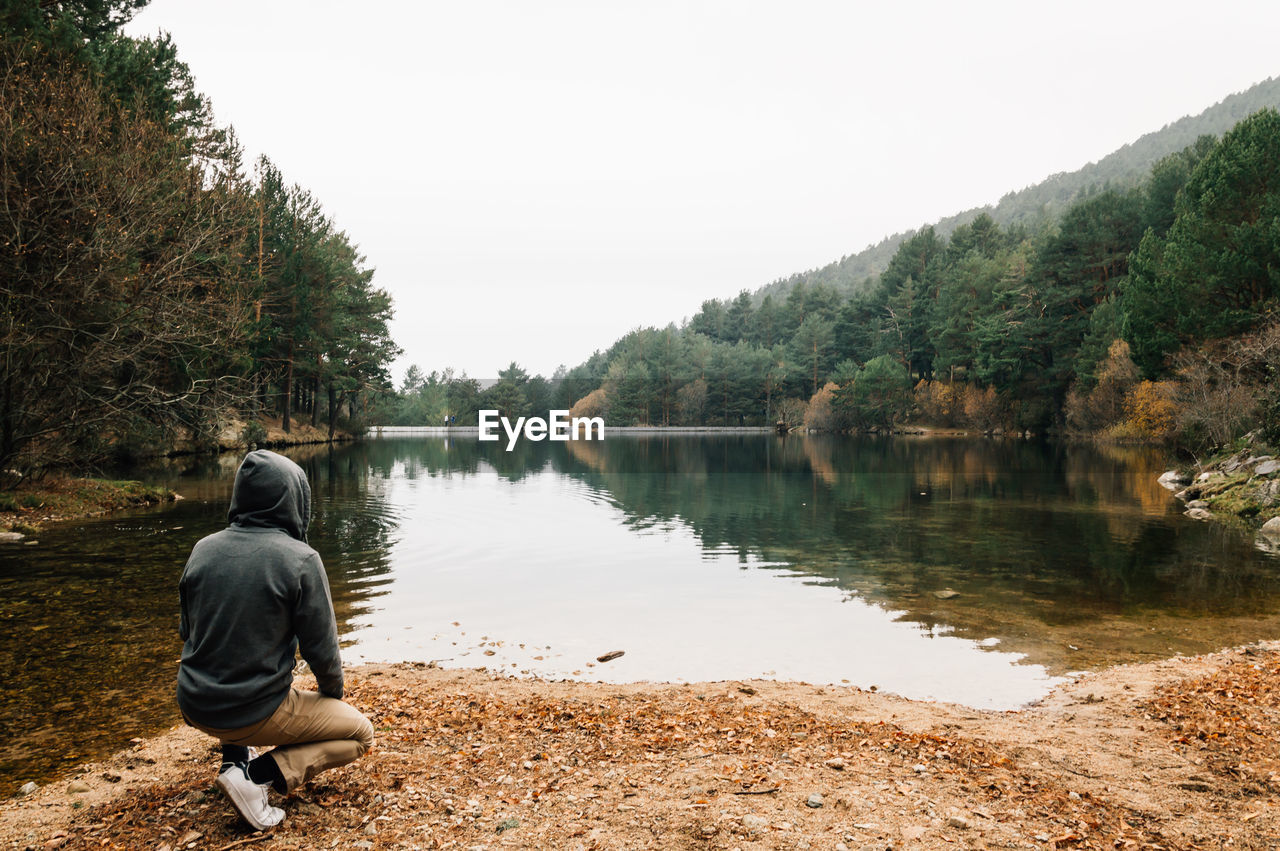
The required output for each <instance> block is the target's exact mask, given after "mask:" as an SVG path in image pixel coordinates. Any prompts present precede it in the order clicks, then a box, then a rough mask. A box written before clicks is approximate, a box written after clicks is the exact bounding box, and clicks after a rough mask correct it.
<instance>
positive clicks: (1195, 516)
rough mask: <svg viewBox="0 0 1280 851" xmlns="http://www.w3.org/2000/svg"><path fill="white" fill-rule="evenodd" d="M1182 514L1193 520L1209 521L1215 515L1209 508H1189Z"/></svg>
mask: <svg viewBox="0 0 1280 851" xmlns="http://www.w3.org/2000/svg"><path fill="white" fill-rule="evenodd" d="M1182 513H1183V514H1185V515H1186V516H1187V517H1190V518H1191V519H1192V520H1208V519H1209V518H1211V517H1213V514H1212V513H1211V512H1210V511H1209V510H1208V509H1207V508H1188V509H1187V510H1186V511H1184V512H1182Z"/></svg>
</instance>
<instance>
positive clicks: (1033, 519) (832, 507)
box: [553, 436, 1277, 620]
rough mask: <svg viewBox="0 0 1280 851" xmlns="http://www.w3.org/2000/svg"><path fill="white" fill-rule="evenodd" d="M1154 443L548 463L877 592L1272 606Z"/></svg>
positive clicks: (623, 446) (635, 502) (683, 451)
mask: <svg viewBox="0 0 1280 851" xmlns="http://www.w3.org/2000/svg"><path fill="white" fill-rule="evenodd" d="M1162 462H1163V458H1162V457H1161V456H1160V454H1159V453H1158V452H1155V451H1152V450H1114V449H1113V450H1107V451H1099V450H1098V449H1095V448H1093V447H1087V446H1076V447H1068V446H1053V445H1044V444H1038V443H1031V442H1023V441H989V440H966V441H957V440H876V439H857V440H853V439H839V438H822V437H817V438H815V437H809V438H803V439H795V438H790V439H779V438H762V437H756V436H741V437H723V438H721V437H716V438H706V437H697V438H689V437H674V436H673V437H660V438H659V437H655V438H650V439H634V440H633V439H615V440H610V441H608V442H606V443H605V444H596V445H594V446H593V447H592V448H591V449H590V451H589V453H588V452H587V450H585V449H583V448H571V449H570V450H569V451H568V452H565V453H563V454H559V455H555V456H554V461H553V463H554V464H555V465H556V467H557V469H560V470H562V471H563V472H565V473H566V474H568V475H571V476H574V477H575V478H579V479H581V480H583V481H585V482H588V483H589V484H591V485H592V486H593V487H595V488H597V489H600V490H604V491H607V492H608V493H610V494H611V495H612V497H613V498H614V500H615V501H616V503H617V504H618V505H619V506H620V507H621V508H622V509H623V510H624V511H625V512H626V513H627V515H628V517H629V518H630V519H631V521H632V522H659V521H673V520H678V521H680V522H682V523H685V524H687V525H688V526H689V527H690V528H692V529H693V531H694V532H695V533H696V534H697V535H698V537H699V538H700V539H701V541H702V542H703V545H704V546H705V547H707V548H708V549H715V550H717V551H722V550H724V549H725V548H730V547H731V548H734V549H736V550H738V551H739V552H740V553H742V554H743V556H744V557H745V556H746V555H748V554H754V555H756V556H759V557H760V558H763V559H764V560H766V561H783V562H787V563H790V564H792V565H794V566H795V568H796V569H797V570H800V571H803V572H806V573H810V574H812V575H814V576H816V577H819V578H822V579H825V580H828V581H830V582H834V583H836V584H839V585H841V586H844V587H847V588H851V589H857V590H859V591H860V592H863V593H866V592H869V591H870V592H873V593H875V594H880V595H883V596H884V597H886V598H887V599H888V600H889V601H890V602H901V600H900V599H899V598H902V599H907V600H909V599H911V598H910V597H909V596H905V597H904V595H911V594H918V595H923V594H927V593H929V592H931V591H934V590H937V589H939V588H942V587H954V588H957V589H959V588H962V587H963V588H966V589H969V590H970V591H972V592H973V593H976V594H982V595H984V596H985V597H986V598H988V599H990V598H992V597H993V596H1006V597H1008V598H1010V600H1014V599H1022V600H1032V601H1036V600H1040V601H1043V600H1046V599H1049V600H1056V601H1059V602H1063V603H1071V604H1070V605H1057V606H1052V607H1046V606H1043V605H1041V604H1040V603H1034V604H1033V605H1032V608H1033V609H1034V610H1035V612H1036V616H1037V617H1038V618H1041V619H1050V620H1070V619H1075V618H1080V619H1084V618H1088V617H1091V616H1092V615H1093V614H1096V613H1097V612H1098V611H1099V610H1105V611H1112V612H1122V611H1124V610H1125V609H1127V608H1130V607H1134V606H1146V607H1157V608H1167V609H1176V610H1178V611H1181V612H1189V611H1190V612H1194V611H1199V612H1232V613H1237V614H1240V613H1248V612H1262V611H1270V610H1271V609H1272V608H1274V604H1275V601H1276V592H1277V585H1276V582H1275V566H1276V565H1275V563H1274V560H1268V559H1267V558H1266V557H1265V556H1262V555H1260V554H1258V553H1257V552H1256V551H1254V550H1253V548H1252V546H1251V544H1250V542H1249V541H1248V540H1246V538H1245V537H1244V536H1242V535H1240V534H1239V533H1238V532H1236V531H1235V530H1232V529H1229V528H1223V527H1219V526H1216V525H1205V524H1198V525H1197V524H1191V523H1189V522H1187V521H1186V520H1184V519H1183V518H1182V517H1180V516H1179V515H1178V514H1177V512H1176V509H1175V508H1174V505H1173V503H1172V502H1171V500H1170V499H1169V497H1168V495H1167V492H1164V491H1163V490H1162V489H1160V488H1159V485H1158V484H1156V483H1155V478H1156V476H1157V475H1158V473H1159V471H1160V469H1161V467H1162Z"/></svg>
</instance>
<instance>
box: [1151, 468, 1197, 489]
mask: <svg viewBox="0 0 1280 851" xmlns="http://www.w3.org/2000/svg"><path fill="white" fill-rule="evenodd" d="M1157 481H1159V482H1160V484H1162V485H1164V486H1165V487H1166V488H1168V489H1169V490H1176V489H1177V488H1178V486H1179V485H1187V484H1190V483H1191V478H1190V477H1189V476H1184V475H1183V474H1182V473H1179V472H1178V471H1177V470H1170V471H1169V472H1167V473H1165V474H1164V475H1162V476H1161V477H1160V478H1159V479H1158V480H1157Z"/></svg>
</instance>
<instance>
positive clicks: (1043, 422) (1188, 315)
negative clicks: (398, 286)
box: [383, 81, 1280, 450]
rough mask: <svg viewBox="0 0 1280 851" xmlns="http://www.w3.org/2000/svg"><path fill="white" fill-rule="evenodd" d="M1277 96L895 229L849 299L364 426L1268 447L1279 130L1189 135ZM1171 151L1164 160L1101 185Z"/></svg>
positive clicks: (442, 385)
mask: <svg viewBox="0 0 1280 851" xmlns="http://www.w3.org/2000/svg"><path fill="white" fill-rule="evenodd" d="M1277 94H1280V86H1277V84H1276V83H1275V82H1273V81H1267V82H1266V83H1262V84H1259V86H1257V87H1255V88H1254V89H1252V90H1250V92H1247V93H1244V94H1242V95H1237V96H1233V98H1229V99H1227V100H1226V101H1224V102H1223V104H1219V105H1218V106H1217V107H1214V108H1213V109H1211V110H1209V111H1207V112H1206V113H1205V115H1206V116H1209V118H1205V117H1204V116H1201V117H1200V118H1199V119H1184V120H1183V121H1181V122H1177V123H1175V124H1173V125H1170V126H1169V127H1166V128H1165V130H1164V131H1161V133H1160V134H1153V136H1151V137H1144V138H1143V140H1140V141H1139V142H1138V143H1135V145H1133V146H1128V147H1127V148H1126V149H1125V150H1122V151H1120V152H1117V154H1115V155H1113V156H1112V157H1108V158H1107V159H1106V160H1104V161H1103V162H1102V163H1100V164H1099V166H1102V165H1105V166H1106V168H1105V169H1103V170H1102V171H1101V172H1099V169H1098V167H1091V168H1089V169H1085V170H1082V172H1080V173H1077V175H1081V174H1082V175H1084V177H1080V178H1078V180H1083V179H1085V178H1086V177H1088V176H1090V175H1094V176H1106V175H1108V174H1110V175H1115V176H1116V177H1115V179H1107V180H1104V181H1102V182H1100V183H1096V184H1093V185H1088V186H1083V187H1082V188H1081V187H1077V188H1075V189H1072V190H1071V193H1070V196H1071V200H1070V203H1069V204H1066V205H1065V208H1064V209H1062V210H1061V211H1060V213H1058V214H1054V213H1053V211H1052V210H1051V208H1052V206H1053V205H1052V204H1050V203H1048V202H1035V203H1034V204H1033V205H1032V206H1034V207H1035V208H1036V209H1038V210H1039V212H1038V213H1037V214H1036V215H1014V213H1013V212H1011V211H1013V210H1014V207H1015V206H1016V205H1015V204H1013V201H1016V200H1017V197H1021V198H1024V199H1027V198H1029V199H1032V201H1035V199H1040V198H1045V197H1048V196H1050V195H1052V194H1053V193H1054V192H1059V193H1060V192H1061V191H1065V190H1062V187H1063V185H1064V182H1065V181H1064V178H1063V176H1055V177H1054V178H1051V179H1050V180H1049V181H1046V184H1044V185H1041V186H1039V187H1032V188H1030V189H1028V190H1024V191H1023V192H1022V193H1018V195H1017V197H1014V196H1007V197H1006V199H1005V201H1004V202H1002V203H1001V205H1000V206H999V207H997V208H994V209H990V210H983V211H980V212H977V213H976V214H962V215H961V216H959V217H953V218H952V219H950V220H947V221H946V222H945V223H940V224H939V226H937V227H925V228H922V229H921V230H919V231H917V232H914V233H912V234H909V235H906V236H904V237H903V238H901V239H900V240H898V241H897V243H896V248H894V250H893V251H892V254H891V255H890V256H889V257H888V259H887V261H886V262H885V263H884V266H883V268H881V269H879V270H878V271H876V272H875V273H874V274H870V275H868V276H866V277H865V278H864V279H863V280H862V281H860V282H858V284H857V285H856V286H848V285H844V284H841V283H840V282H839V281H829V280H827V278H829V277H831V276H829V275H822V274H812V273H807V274H804V275H798V276H793V278H792V279H788V280H787V281H785V282H775V283H774V284H771V285H768V286H766V287H763V288H761V289H760V290H757V291H756V292H754V293H753V292H749V291H746V290H744V291H743V292H741V293H740V294H739V295H738V296H737V297H736V298H732V299H727V300H722V299H709V300H707V301H705V302H703V304H702V306H701V309H700V310H698V311H697V313H695V314H694V315H693V316H692V317H690V318H688V319H687V320H686V321H684V322H682V323H680V324H679V325H677V324H675V323H672V324H669V325H667V326H666V327H662V328H638V329H636V330H634V331H632V332H631V333H629V334H627V335H625V336H624V337H622V338H621V339H619V340H617V341H616V342H614V343H613V344H612V345H611V346H610V347H609V348H607V349H605V350H603V351H597V352H595V353H594V354H593V355H592V356H591V357H589V358H588V359H587V360H586V361H584V362H583V363H581V364H578V365H577V366H575V367H573V368H563V367H562V368H561V369H560V370H558V371H557V372H556V374H555V375H553V376H552V377H551V379H550V380H549V381H548V380H544V379H543V378H542V377H540V376H534V377H530V376H528V375H527V374H526V373H525V372H524V370H522V369H521V368H520V367H519V365H518V364H516V363H512V364H510V366H508V367H507V369H505V370H503V372H502V373H501V374H500V380H499V381H498V382H497V383H496V384H493V385H491V386H489V387H487V388H481V387H480V386H479V384H478V383H477V382H475V381H474V380H469V379H466V378H465V377H458V376H454V375H453V374H452V373H448V372H446V373H443V374H442V373H437V372H433V373H430V374H429V375H424V374H423V373H422V372H421V371H420V370H418V369H416V368H415V369H413V370H411V371H410V373H409V375H408V377H407V379H406V381H405V383H404V385H403V386H402V387H401V388H400V392H399V394H398V395H397V397H395V398H394V399H392V400H389V401H388V403H387V404H388V407H387V408H384V411H383V421H385V422H390V423H398V424H406V425H409V424H414V425H434V424H439V423H440V422H442V419H441V418H442V417H452V418H454V421H456V422H458V423H464V422H467V423H474V421H475V415H474V411H475V409H476V408H477V407H487V408H497V409H499V410H501V411H502V412H503V413H504V414H506V415H522V414H534V413H541V412H544V411H545V410H546V409H547V408H548V407H559V408H572V409H573V410H574V412H575V414H581V415H591V416H595V415H603V416H605V417H606V419H607V422H608V423H609V424H610V425H612V426H626V425H657V426H677V425H678V426H742V425H767V426H774V425H775V424H776V425H781V426H783V427H788V428H789V427H794V426H805V427H808V428H810V429H815V430H822V431H851V430H861V431H886V430H894V429H899V428H902V427H903V426H904V425H906V424H912V423H915V424H922V425H929V426H937V427H961V428H965V429H971V430H978V431H982V432H986V433H995V432H1002V433H1011V432H1017V433H1025V432H1032V433H1039V434H1045V433H1059V434H1064V433H1070V434H1078V435H1092V436H1100V437H1103V438H1106V439H1114V440H1123V441H1167V440H1173V441H1177V442H1180V443H1181V444H1182V445H1184V446H1186V447H1188V448H1191V449H1195V450H1199V449H1203V448H1205V447H1211V446H1218V445H1222V444H1225V443H1227V442H1229V441H1230V440H1232V439H1234V438H1236V437H1239V436H1241V435H1242V434H1244V433H1245V432H1247V431H1249V430H1252V429H1255V428H1257V427H1258V426H1259V425H1261V426H1262V427H1263V428H1264V429H1265V430H1266V432H1267V435H1268V437H1267V439H1268V440H1270V441H1271V442H1273V443H1274V442H1276V438H1277V437H1280V435H1278V434H1277V429H1280V425H1278V414H1280V392H1278V390H1277V385H1278V382H1277V381H1276V370H1277V368H1278V367H1280V316H1278V315H1277V306H1278V305H1280V112H1277V110H1276V109H1275V108H1274V107H1273V106H1269V107H1264V108H1261V109H1258V110H1256V111H1254V112H1252V113H1251V114H1248V115H1246V116H1244V117H1243V118H1242V119H1241V120H1239V121H1238V123H1235V124H1234V125H1233V126H1229V129H1227V131H1226V132H1225V133H1223V134H1222V135H1221V136H1220V137H1218V136H1215V135H1213V134H1210V133H1206V134H1203V135H1200V136H1198V137H1194V138H1191V139H1190V140H1189V141H1188V139H1187V133H1188V130H1189V129H1190V128H1196V127H1208V126H1211V125H1212V124H1213V123H1214V122H1220V121H1222V120H1223V118H1224V116H1226V117H1230V118H1236V117H1238V113H1239V112H1240V110H1241V109H1242V108H1243V107H1245V106H1251V105H1254V104H1256V103H1257V102H1258V101H1259V100H1265V99H1267V98H1274V97H1275V96H1276V95H1277ZM1172 140H1176V141H1178V142H1186V144H1185V145H1184V146H1183V147H1181V148H1179V149H1177V150H1175V151H1173V152H1171V153H1167V154H1165V155H1163V156H1160V157H1159V158H1158V159H1155V160H1154V162H1153V163H1151V164H1150V165H1149V166H1147V167H1145V168H1144V170H1143V171H1142V173H1141V174H1140V175H1138V176H1137V177H1134V178H1127V177H1124V178H1123V179H1121V178H1122V177H1123V176H1124V175H1125V174H1128V172H1126V171H1124V168H1123V166H1124V165H1125V164H1126V163H1128V164H1129V165H1130V166H1132V163H1133V162H1135V161H1137V162H1145V159H1144V158H1145V157H1146V156H1147V155H1149V154H1151V152H1153V151H1158V150H1161V149H1162V148H1164V147H1167V146H1168V145H1169V144H1170V142H1171V141H1172ZM1135 151H1137V153H1135ZM1077 182H1078V181H1077ZM1055 187H1056V188H1055ZM1011 199H1012V200H1011ZM1006 202H1008V203H1006ZM1002 209H1003V210H1004V212H1003V213H1001V212H1000V211H1001V210H1002ZM1000 218H1004V219H1006V220H1007V221H1006V222H1005V223H1002V222H1001V221H1000ZM961 219H963V221H961ZM957 222H958V223H957ZM944 224H945V227H943V225H944ZM864 259H865V258H864ZM847 261H848V258H846V261H842V262H845V263H846V265H847Z"/></svg>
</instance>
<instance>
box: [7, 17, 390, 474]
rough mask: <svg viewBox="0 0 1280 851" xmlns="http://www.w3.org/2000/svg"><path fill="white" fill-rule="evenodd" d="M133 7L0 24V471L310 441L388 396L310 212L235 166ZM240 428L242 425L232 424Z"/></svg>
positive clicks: (348, 269) (376, 301) (367, 302)
mask: <svg viewBox="0 0 1280 851" xmlns="http://www.w3.org/2000/svg"><path fill="white" fill-rule="evenodd" d="M146 2H147V0H67V2H58V3H47V2H40V0H14V2H7V3H5V4H4V5H3V7H0V103H3V104H4V109H3V110H0V193H2V195H3V199H4V204H3V208H2V209H0V248H2V249H3V250H2V251H0V257H2V258H3V259H0V309H2V310H3V325H0V358H2V359H3V360H2V363H3V377H2V380H3V386H2V387H0V469H4V470H6V471H8V472H9V473H10V474H13V473H17V474H18V475H20V476H30V475H33V474H39V473H41V472H42V471H47V470H50V469H52V468H56V467H67V466H79V467H83V466H92V465H95V464H99V463H102V462H105V461H109V460H110V459H111V458H113V457H120V456H125V457H129V456H132V455H135V454H141V453H146V452H149V451H156V450H157V449H164V448H169V447H173V446H175V445H185V446H188V447H192V448H195V449H199V448H201V447H203V446H210V445H213V444H215V443H216V442H217V441H218V435H219V432H225V431H226V430H227V429H228V428H229V427H234V426H235V425H236V424H239V426H240V427H241V428H242V430H243V434H241V435H238V437H240V438H242V439H244V440H245V442H253V440H255V439H259V438H260V437H261V436H262V433H263V427H262V425H261V422H260V421H261V420H271V419H274V420H275V421H276V422H278V423H279V425H280V426H281V427H282V428H283V429H284V431H286V432H288V431H291V430H293V429H294V428H296V426H297V425H298V423H299V422H300V421H301V422H305V423H308V424H310V425H313V426H316V427H317V428H319V429H321V430H325V429H327V431H328V434H329V435H330V436H332V435H333V433H334V431H335V430H336V429H338V428H350V427H359V424H360V422H361V418H362V416H363V415H364V412H365V411H366V409H367V406H368V404H369V400H370V399H371V397H372V395H373V394H375V393H378V394H381V393H384V392H385V391H386V390H387V389H388V388H389V373H388V365H389V363H390V361H391V360H392V359H393V358H394V357H395V356H396V355H397V354H398V350H397V348H396V346H395V345H394V343H393V342H392V340H391V339H390V337H389V335H388V331H387V322H388V320H389V319H390V317H391V311H392V305H391V299H390V298H389V296H388V295H387V293H386V292H385V291H383V290H380V289H378V288H377V287H376V286H374V284H373V269H372V268H370V267H369V265H368V264H367V262H366V260H365V258H364V257H363V256H361V254H360V251H359V249H358V247H357V246H356V244H355V243H354V242H353V240H352V239H351V238H350V237H349V236H348V235H347V234H346V233H344V232H343V231H342V230H341V229H340V228H339V227H338V226H337V225H336V224H335V223H334V221H333V220H332V219H331V218H330V217H329V216H328V215H327V214H326V213H325V211H324V209H323V207H322V205H321V203H320V201H319V199H317V198H316V197H314V196H313V195H312V194H311V193H310V192H308V191H307V190H306V189H304V188H303V187H300V186H296V185H291V184H289V183H288V181H287V180H286V179H285V177H284V176H283V175H282V174H281V173H280V171H279V169H277V168H276V166H275V165H273V164H272V162H271V161H270V160H269V159H267V158H265V157H263V158H261V159H259V160H258V161H257V162H256V163H254V164H252V166H249V165H246V163H244V162H243V152H242V149H241V147H240V145H239V144H238V142H237V139H236V136H235V133H234V131H233V130H232V129H231V128H225V127H220V126H218V125H216V124H215V122H214V121H213V118H212V112H211V108H210V104H209V102H208V100H207V99H206V98H204V97H202V96H201V95H200V93H199V92H198V91H196V88H195V86H194V83H193V80H192V77H191V73H190V70H189V69H188V67H187V66H186V65H185V64H183V63H182V62H181V61H180V60H179V59H178V57H177V51H176V48H175V46H174V44H173V43H172V42H171V40H170V39H169V38H168V37H167V36H158V37H155V38H142V39H138V38H130V37H128V36H126V35H124V34H122V33H121V27H122V26H123V25H124V24H125V23H126V22H128V20H129V19H130V18H131V17H132V16H133V15H134V14H135V13H136V12H137V11H138V10H139V9H140V8H141V7H143V6H144V5H145V4H146ZM245 423H247V425H246V424H245Z"/></svg>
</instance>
